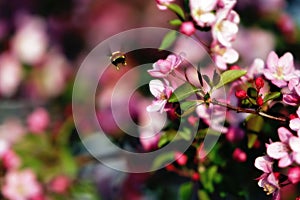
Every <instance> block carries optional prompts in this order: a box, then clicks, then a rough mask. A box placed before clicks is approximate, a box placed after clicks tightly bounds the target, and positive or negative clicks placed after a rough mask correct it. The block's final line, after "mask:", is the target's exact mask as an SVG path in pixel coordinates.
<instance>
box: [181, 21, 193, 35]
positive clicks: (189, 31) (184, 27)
mask: <svg viewBox="0 0 300 200" xmlns="http://www.w3.org/2000/svg"><path fill="white" fill-rule="evenodd" d="M195 31H196V29H195V26H194V23H193V22H183V23H182V24H181V26H180V32H181V33H183V34H186V35H188V36H190V35H193V34H194V33H195Z"/></svg>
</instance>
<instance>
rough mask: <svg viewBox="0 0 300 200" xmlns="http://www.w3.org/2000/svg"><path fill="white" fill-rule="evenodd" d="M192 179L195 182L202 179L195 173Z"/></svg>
mask: <svg viewBox="0 0 300 200" xmlns="http://www.w3.org/2000/svg"><path fill="white" fill-rule="evenodd" d="M192 179H193V181H199V179H200V176H199V173H198V172H194V173H193V175H192Z"/></svg>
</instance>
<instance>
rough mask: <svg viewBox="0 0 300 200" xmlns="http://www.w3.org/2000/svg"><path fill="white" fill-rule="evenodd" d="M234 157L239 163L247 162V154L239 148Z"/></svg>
mask: <svg viewBox="0 0 300 200" xmlns="http://www.w3.org/2000/svg"><path fill="white" fill-rule="evenodd" d="M232 157H233V159H234V160H235V161H237V162H245V161H246V160H247V154H246V153H245V152H244V151H242V150H241V149H239V148H237V149H235V150H234V152H233V154H232Z"/></svg>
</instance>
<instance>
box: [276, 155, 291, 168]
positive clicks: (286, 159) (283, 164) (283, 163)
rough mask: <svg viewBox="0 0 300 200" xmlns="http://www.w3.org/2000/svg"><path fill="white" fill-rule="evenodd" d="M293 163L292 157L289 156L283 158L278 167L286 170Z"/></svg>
mask: <svg viewBox="0 0 300 200" xmlns="http://www.w3.org/2000/svg"><path fill="white" fill-rule="evenodd" d="M292 163H293V159H292V156H290V155H289V154H288V155H286V156H284V157H283V158H281V159H280V160H279V162H278V167H281V168H285V167H287V166H290V165H291V164H292Z"/></svg>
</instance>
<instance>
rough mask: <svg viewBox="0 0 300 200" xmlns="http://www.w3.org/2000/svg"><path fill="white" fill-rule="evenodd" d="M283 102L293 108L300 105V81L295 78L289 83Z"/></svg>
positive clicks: (283, 91)
mask: <svg viewBox="0 0 300 200" xmlns="http://www.w3.org/2000/svg"><path fill="white" fill-rule="evenodd" d="M282 93H283V102H284V103H286V104H289V105H292V106H297V105H298V104H300V79H299V78H293V79H291V80H290V81H289V84H288V89H287V88H284V89H283V90H282Z"/></svg>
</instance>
